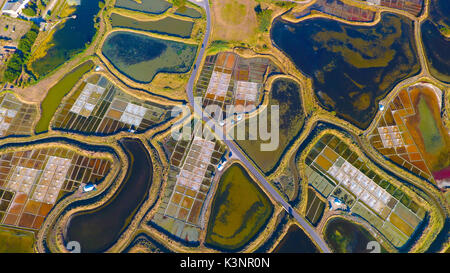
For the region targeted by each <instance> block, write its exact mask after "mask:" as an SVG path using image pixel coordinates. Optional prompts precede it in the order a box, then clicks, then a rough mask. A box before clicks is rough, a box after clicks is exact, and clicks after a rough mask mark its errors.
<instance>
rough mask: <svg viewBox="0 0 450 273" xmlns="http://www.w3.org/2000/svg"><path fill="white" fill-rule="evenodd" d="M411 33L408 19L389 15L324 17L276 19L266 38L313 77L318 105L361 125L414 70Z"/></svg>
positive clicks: (411, 29)
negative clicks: (368, 21) (352, 19)
mask: <svg viewBox="0 0 450 273" xmlns="http://www.w3.org/2000/svg"><path fill="white" fill-rule="evenodd" d="M413 31H414V29H413V23H412V21H410V20H409V19H407V18H405V17H402V16H398V15H394V14H384V15H382V18H381V21H380V22H379V23H378V24H377V25H375V26H371V27H365V26H352V25H348V24H344V23H341V22H337V21H334V20H330V19H325V18H314V19H308V20H305V21H301V22H299V23H296V24H294V23H290V22H287V21H283V20H282V19H280V18H278V19H276V20H275V21H274V24H273V26H272V30H271V37H272V41H273V43H274V44H275V46H277V47H278V48H279V49H280V50H281V51H283V52H284V53H285V54H286V55H287V56H288V57H289V58H291V60H292V61H293V62H294V64H295V65H296V66H297V67H298V68H299V69H300V70H301V71H302V72H303V73H304V74H306V75H308V76H309V77H311V78H312V79H313V85H314V91H315V92H316V95H317V97H318V99H319V101H320V103H321V104H322V106H323V107H325V108H326V109H327V110H329V111H336V113H337V115H338V116H340V117H342V118H344V119H346V120H348V121H350V122H352V123H354V124H355V125H357V126H358V127H360V128H366V127H367V126H368V125H369V124H370V122H371V121H372V119H373V118H374V116H375V114H376V112H377V109H378V108H377V107H378V106H377V104H378V101H379V100H380V99H382V98H383V97H384V96H385V95H386V94H387V93H388V92H389V91H390V90H391V89H392V88H393V87H394V86H395V85H396V84H397V83H399V82H400V81H401V80H403V79H406V78H408V77H411V76H413V75H415V74H417V73H418V72H419V70H420V65H419V63H418V58H417V51H416V48H415V43H414V32H413Z"/></svg>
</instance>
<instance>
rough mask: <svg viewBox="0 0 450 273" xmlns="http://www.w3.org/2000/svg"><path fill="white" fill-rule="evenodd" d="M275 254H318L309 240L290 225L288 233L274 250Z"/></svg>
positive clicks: (296, 227) (303, 233) (299, 229)
mask: <svg viewBox="0 0 450 273" xmlns="http://www.w3.org/2000/svg"><path fill="white" fill-rule="evenodd" d="M273 252H275V253H318V252H319V251H318V250H317V248H316V246H315V245H314V244H313V242H311V239H309V237H308V236H307V235H306V234H305V232H304V231H303V230H302V229H301V228H299V227H298V226H297V225H291V226H290V227H289V229H288V232H287V233H286V235H285V236H284V238H283V239H282V240H281V242H280V243H279V244H278V246H277V247H276V248H275V249H274V251H273Z"/></svg>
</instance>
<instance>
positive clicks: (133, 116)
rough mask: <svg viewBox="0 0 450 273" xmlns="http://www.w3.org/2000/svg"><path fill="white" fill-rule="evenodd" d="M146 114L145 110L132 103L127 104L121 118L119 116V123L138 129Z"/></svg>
mask: <svg viewBox="0 0 450 273" xmlns="http://www.w3.org/2000/svg"><path fill="white" fill-rule="evenodd" d="M146 112H147V108H145V107H143V106H139V105H137V104H134V103H128V104H127V107H126V108H125V111H123V113H122V116H120V121H121V122H123V123H127V124H130V125H134V126H136V127H139V125H140V124H141V122H142V119H143V118H144V116H145V113H146Z"/></svg>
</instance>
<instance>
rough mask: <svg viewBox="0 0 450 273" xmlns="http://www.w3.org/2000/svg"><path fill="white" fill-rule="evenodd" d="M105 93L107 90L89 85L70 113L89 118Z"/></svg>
mask: <svg viewBox="0 0 450 273" xmlns="http://www.w3.org/2000/svg"><path fill="white" fill-rule="evenodd" d="M104 91H105V88H103V87H101V86H98V85H95V84H92V83H87V84H86V86H85V87H84V89H83V91H81V94H80V96H78V98H77V100H76V101H75V103H74V104H73V105H72V108H71V109H70V111H71V112H73V113H75V114H78V115H81V116H84V117H89V116H90V115H91V113H92V111H93V110H94V107H95V105H96V104H97V102H98V100H99V99H100V96H101V95H102V94H103V92H104Z"/></svg>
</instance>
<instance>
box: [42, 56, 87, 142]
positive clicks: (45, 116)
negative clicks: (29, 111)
mask: <svg viewBox="0 0 450 273" xmlns="http://www.w3.org/2000/svg"><path fill="white" fill-rule="evenodd" d="M93 66H94V63H93V62H92V61H87V62H85V63H83V64H81V65H79V66H77V67H76V68H75V69H73V70H72V71H71V72H69V73H68V74H66V75H65V76H64V77H63V78H62V79H61V80H60V81H59V82H58V83H56V84H55V85H54V86H53V87H52V88H50V90H49V91H48V93H47V96H45V98H44V100H43V101H42V104H41V118H40V119H39V121H38V123H37V124H36V129H35V131H36V133H37V134H39V133H42V132H46V131H47V130H48V127H49V125H50V121H51V120H52V117H53V115H54V114H55V112H56V110H57V109H58V106H59V105H60V103H61V100H62V99H63V98H64V96H65V95H66V94H67V93H69V92H70V90H72V88H73V87H74V86H75V84H76V83H77V82H78V80H79V79H80V78H81V77H82V76H83V74H85V73H86V72H88V71H89V70H91V69H92V67H93Z"/></svg>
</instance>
